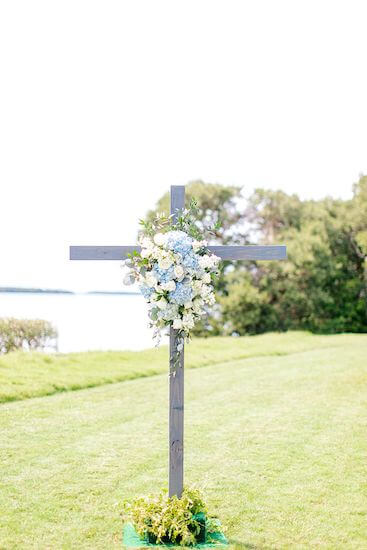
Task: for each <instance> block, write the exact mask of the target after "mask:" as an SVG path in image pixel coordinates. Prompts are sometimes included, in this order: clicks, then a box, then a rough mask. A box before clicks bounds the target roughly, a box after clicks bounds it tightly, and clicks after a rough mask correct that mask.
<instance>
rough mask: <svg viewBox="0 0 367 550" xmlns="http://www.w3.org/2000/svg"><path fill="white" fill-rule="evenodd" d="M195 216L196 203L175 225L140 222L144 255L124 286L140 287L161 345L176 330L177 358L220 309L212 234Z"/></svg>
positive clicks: (161, 220) (163, 220) (131, 263)
mask: <svg viewBox="0 0 367 550" xmlns="http://www.w3.org/2000/svg"><path fill="white" fill-rule="evenodd" d="M196 213H197V205H196V201H191V204H190V207H189V208H188V209H185V210H183V211H181V212H179V213H178V215H177V217H176V218H177V221H176V223H174V224H173V223H172V216H165V215H158V216H157V217H156V218H155V219H154V220H153V222H141V223H142V225H143V232H142V234H141V235H140V237H139V244H140V246H141V252H140V253H138V252H135V253H134V254H132V255H130V257H129V258H128V259H127V260H125V262H124V265H126V266H128V268H129V272H128V273H127V275H126V277H125V278H124V283H125V284H133V283H138V285H139V288H140V290H141V292H142V294H143V296H144V298H145V300H146V301H147V303H148V308H149V312H148V315H149V326H150V327H153V328H154V335H153V337H154V338H155V339H156V343H157V344H158V343H159V340H160V337H161V334H162V331H163V330H165V329H169V328H170V327H172V328H173V329H175V330H177V336H176V338H177V342H178V345H177V354H178V355H179V352H180V351H181V350H182V348H183V343H184V341H185V340H186V339H188V338H190V331H191V330H192V329H193V328H194V326H195V322H196V321H198V320H199V319H201V318H202V317H203V316H204V315H205V314H206V308H207V306H211V305H213V304H214V303H215V296H214V287H213V285H212V283H213V281H214V279H215V277H216V275H217V270H218V263H219V261H220V258H218V256H216V255H215V254H212V253H211V252H210V251H209V250H208V248H207V241H206V239H205V236H206V235H207V234H210V232H211V230H210V229H201V228H199V227H198V225H197V223H196V217H195V214H196ZM214 229H218V227H215V228H214Z"/></svg>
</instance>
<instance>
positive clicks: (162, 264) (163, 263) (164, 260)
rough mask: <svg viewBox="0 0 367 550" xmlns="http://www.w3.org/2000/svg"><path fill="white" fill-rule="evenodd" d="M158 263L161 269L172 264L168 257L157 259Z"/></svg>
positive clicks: (167, 267)
mask: <svg viewBox="0 0 367 550" xmlns="http://www.w3.org/2000/svg"><path fill="white" fill-rule="evenodd" d="M158 265H159V267H160V268H161V269H169V268H170V267H171V265H172V260H170V258H162V259H160V260H159V261H158Z"/></svg>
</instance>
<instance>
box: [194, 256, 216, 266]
mask: <svg viewBox="0 0 367 550" xmlns="http://www.w3.org/2000/svg"><path fill="white" fill-rule="evenodd" d="M198 261H199V266H200V267H201V268H203V269H205V268H206V267H212V265H213V262H212V258H211V256H209V254H204V256H200V258H199V260H198Z"/></svg>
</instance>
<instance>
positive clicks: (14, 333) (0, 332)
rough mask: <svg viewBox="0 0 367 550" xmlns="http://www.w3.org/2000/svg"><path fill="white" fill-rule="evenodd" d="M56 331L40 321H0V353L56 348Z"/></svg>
mask: <svg viewBox="0 0 367 550" xmlns="http://www.w3.org/2000/svg"><path fill="white" fill-rule="evenodd" d="M56 342H57V331H56V329H55V328H54V327H53V326H52V325H51V323H49V322H48V321H43V320H41V319H14V318H12V317H8V318H4V319H0V353H9V351H16V350H25V349H28V350H35V349H44V348H45V347H46V346H53V347H56Z"/></svg>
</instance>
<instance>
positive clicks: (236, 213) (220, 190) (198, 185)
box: [143, 180, 242, 244]
mask: <svg viewBox="0 0 367 550" xmlns="http://www.w3.org/2000/svg"><path fill="white" fill-rule="evenodd" d="M185 192H186V202H187V203H188V204H190V205H191V206H190V208H192V207H194V208H195V212H194V218H195V223H196V224H197V225H198V227H199V229H200V230H201V232H202V231H203V229H204V228H207V227H209V228H210V230H211V239H210V243H211V244H216V243H219V244H221V243H226V244H229V243H232V244H233V243H235V242H236V241H237V237H238V236H237V233H236V228H237V224H238V222H239V221H240V220H241V217H242V214H241V211H240V210H239V207H238V201H239V199H240V197H241V188H240V187H236V186H226V185H220V184H217V183H204V182H203V181H201V180H199V181H192V182H190V183H188V184H187V185H186V188H185ZM193 201H194V202H193ZM162 213H163V214H164V215H165V216H166V218H167V217H169V193H165V194H164V195H163V196H162V197H161V198H160V199H159V200H158V202H157V204H156V206H155V208H154V209H153V210H150V211H149V212H148V213H147V216H146V219H145V221H144V222H143V223H149V222H152V221H153V220H154V219H155V217H156V216H157V214H162Z"/></svg>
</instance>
